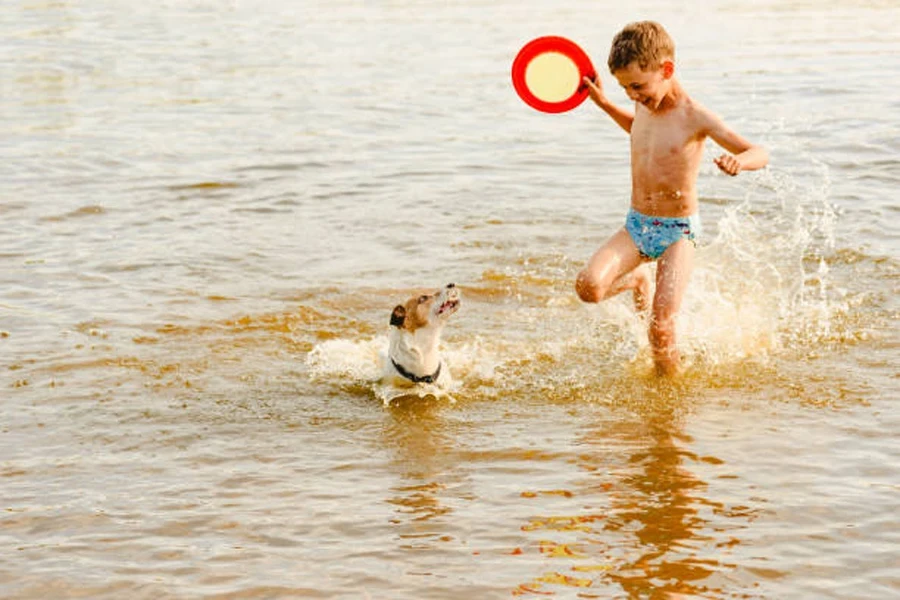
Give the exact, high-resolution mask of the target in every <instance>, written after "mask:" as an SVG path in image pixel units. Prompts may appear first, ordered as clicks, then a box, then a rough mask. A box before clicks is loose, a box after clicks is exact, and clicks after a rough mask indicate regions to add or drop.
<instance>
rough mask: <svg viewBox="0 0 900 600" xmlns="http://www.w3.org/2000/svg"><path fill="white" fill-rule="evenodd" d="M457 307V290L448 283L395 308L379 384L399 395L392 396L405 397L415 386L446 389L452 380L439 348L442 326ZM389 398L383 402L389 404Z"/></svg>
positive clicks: (458, 296)
mask: <svg viewBox="0 0 900 600" xmlns="http://www.w3.org/2000/svg"><path fill="white" fill-rule="evenodd" d="M459 305H460V293H459V288H457V287H456V285H455V284H453V283H448V284H447V285H446V286H444V287H443V288H441V289H438V290H435V291H434V292H433V293H431V294H420V295H417V296H413V297H412V298H410V299H409V300H407V301H406V303H405V304H398V305H397V306H395V307H394V310H393V311H392V312H391V321H390V324H391V330H390V334H389V336H388V339H389V343H388V351H387V357H386V360H385V361H384V362H385V364H384V374H383V376H382V379H381V383H382V385H386V386H390V387H392V388H395V389H396V391H397V392H398V393H397V394H395V395H394V396H393V397H397V396H401V395H408V394H410V393H411V392H412V390H410V388H416V387H420V388H423V387H426V386H433V388H426V389H434V388H437V389H438V390H446V389H447V388H448V386H449V385H450V382H451V381H452V377H451V376H450V370H449V368H448V366H447V365H446V364H445V363H444V361H443V359H442V358H441V354H440V348H439V345H440V342H441V333H442V331H443V329H444V326H445V325H446V324H447V321H448V320H449V319H450V316H451V315H453V314H454V313H455V312H456V311H457V310H458V309H459ZM413 395H415V394H414V393H413ZM393 397H392V398H393ZM392 398H388V397H385V398H384V400H385V402H386V403H388V402H390V400H391V399H392Z"/></svg>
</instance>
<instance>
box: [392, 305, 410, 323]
mask: <svg viewBox="0 0 900 600" xmlns="http://www.w3.org/2000/svg"><path fill="white" fill-rule="evenodd" d="M405 320H406V309H405V308H404V307H403V305H402V304H398V305H397V306H395V307H394V312H392V313H391V325H393V326H394V327H403V322H404V321H405Z"/></svg>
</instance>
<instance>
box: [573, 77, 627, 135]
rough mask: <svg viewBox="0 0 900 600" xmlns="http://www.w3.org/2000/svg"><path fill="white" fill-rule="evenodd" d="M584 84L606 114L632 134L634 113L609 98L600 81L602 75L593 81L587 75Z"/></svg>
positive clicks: (592, 98) (595, 102)
mask: <svg viewBox="0 0 900 600" xmlns="http://www.w3.org/2000/svg"><path fill="white" fill-rule="evenodd" d="M584 84H585V85H586V86H587V88H588V94H590V96H591V100H593V101H594V104H596V105H597V106H599V107H600V108H602V109H603V111H604V112H605V113H606V114H608V115H609V116H610V117H612V120H613V121H615V122H616V123H618V125H619V127H621V128H622V129H624V130H625V131H626V132H627V133H629V134H630V133H631V124H632V123H633V122H634V113H631V112H629V111H627V110H625V109H624V108H620V107H618V106H616V105H615V104H613V103H612V102H610V101H609V100H607V98H606V94H605V93H603V83H601V81H600V76H599V75H598V76H597V78H596V79H594V80H593V81H591V79H590V78H589V77H585V78H584Z"/></svg>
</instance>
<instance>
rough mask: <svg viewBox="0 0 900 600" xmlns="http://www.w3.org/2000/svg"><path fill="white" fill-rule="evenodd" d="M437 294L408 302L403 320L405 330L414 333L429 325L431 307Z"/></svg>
mask: <svg viewBox="0 0 900 600" xmlns="http://www.w3.org/2000/svg"><path fill="white" fill-rule="evenodd" d="M436 297H437V294H421V295H419V296H415V297H414V298H410V299H409V300H407V301H406V307H405V309H406V316H405V318H404V319H403V325H402V327H403V329H406V330H407V331H409V332H413V331H415V330H416V329H419V328H420V327H425V326H426V325H428V316H429V315H430V314H431V305H432V304H434V300H435V298H436ZM394 310H396V309H394Z"/></svg>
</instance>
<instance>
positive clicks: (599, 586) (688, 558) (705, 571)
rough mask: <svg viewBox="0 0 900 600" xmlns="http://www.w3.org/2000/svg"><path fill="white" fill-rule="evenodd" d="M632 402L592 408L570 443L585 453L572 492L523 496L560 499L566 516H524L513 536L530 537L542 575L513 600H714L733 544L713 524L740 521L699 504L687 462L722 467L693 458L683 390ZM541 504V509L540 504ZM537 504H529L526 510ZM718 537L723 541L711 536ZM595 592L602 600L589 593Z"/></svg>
mask: <svg viewBox="0 0 900 600" xmlns="http://www.w3.org/2000/svg"><path fill="white" fill-rule="evenodd" d="M639 391H640V393H639V394H638V395H636V396H634V397H635V398H637V399H638V400H636V401H634V402H631V401H628V402H626V406H618V407H616V408H613V409H612V410H610V409H608V408H604V409H602V412H601V413H600V414H598V419H597V420H596V424H595V425H594V426H592V427H591V428H589V429H587V430H585V431H584V432H583V434H582V435H581V437H580V438H579V440H578V445H579V446H580V447H583V448H586V451H583V452H580V453H579V454H578V458H577V460H578V466H579V468H581V469H582V470H583V471H584V472H585V473H586V474H587V476H586V477H585V478H584V479H582V480H581V481H579V482H578V484H577V486H576V488H575V491H572V492H562V491H559V490H556V491H554V490H542V491H529V492H525V493H523V496H524V497H532V498H535V499H538V500H539V499H541V498H548V497H549V495H551V494H554V493H555V494H562V493H568V494H569V495H570V496H571V497H572V498H573V502H572V503H571V505H572V506H573V507H577V508H575V511H576V512H575V514H564V515H560V514H557V515H552V516H538V517H533V518H532V519H531V520H530V522H529V523H528V524H526V525H525V526H523V528H522V529H523V530H524V531H526V532H529V535H530V536H532V540H533V542H532V545H531V548H530V549H531V550H534V549H536V550H537V551H538V552H539V553H540V554H541V555H542V557H543V558H545V559H549V562H548V561H547V560H545V561H544V563H543V564H544V565H548V564H549V565H551V566H552V567H553V568H552V569H551V570H548V571H545V572H543V573H542V574H541V575H539V576H538V577H535V578H534V579H533V580H531V581H529V582H526V583H523V584H521V585H519V586H518V588H517V589H515V590H514V591H513V594H514V595H522V596H528V595H535V594H537V595H553V594H555V593H556V592H559V591H565V590H566V589H569V590H571V589H572V588H579V589H580V590H579V593H578V597H579V598H601V597H604V598H605V597H609V594H610V593H614V594H621V593H622V592H623V591H624V593H625V594H626V595H627V596H628V597H630V598H678V597H681V596H682V595H684V596H694V595H697V596H702V597H721V596H723V595H724V594H725V593H726V592H725V590H724V589H723V588H722V583H723V581H724V580H723V579H722V578H716V577H713V576H714V574H716V573H721V572H723V571H728V570H731V569H733V568H734V565H731V564H728V563H726V562H724V561H723V560H722V555H723V554H724V553H725V552H726V551H727V548H728V547H731V546H734V545H737V544H739V543H740V541H739V540H738V539H737V538H735V537H733V533H734V531H733V530H734V529H735V528H737V527H736V526H727V527H723V525H722V523H721V522H719V520H720V518H721V517H723V516H724V517H726V518H729V519H731V518H739V519H742V520H743V519H745V518H746V517H747V516H748V515H747V513H746V512H740V511H732V510H729V509H727V508H726V507H725V506H724V505H723V503H721V502H718V501H715V500H713V499H711V498H709V497H708V495H709V494H708V486H707V483H706V482H705V481H703V480H702V479H701V478H700V477H699V476H698V474H697V472H696V471H697V470H699V469H695V468H692V465H696V464H698V463H704V464H705V465H722V464H723V461H721V460H719V459H717V458H715V457H711V456H702V457H701V456H697V455H696V454H694V453H693V452H691V451H690V450H689V449H688V448H689V446H690V445H691V443H692V442H693V440H692V439H691V437H690V436H688V435H687V434H685V433H684V420H685V415H686V411H687V407H685V406H684V404H685V399H684V396H683V395H682V393H683V392H684V390H672V389H671V388H660V387H651V388H648V389H643V390H639ZM547 504H550V503H549V502H541V506H546V505H547ZM536 506H537V505H536ZM723 531H728V533H729V536H730V537H728V539H727V540H726V539H724V538H722V536H721V535H720V533H721V532H723ZM597 593H603V594H604V595H596V594H597Z"/></svg>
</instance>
